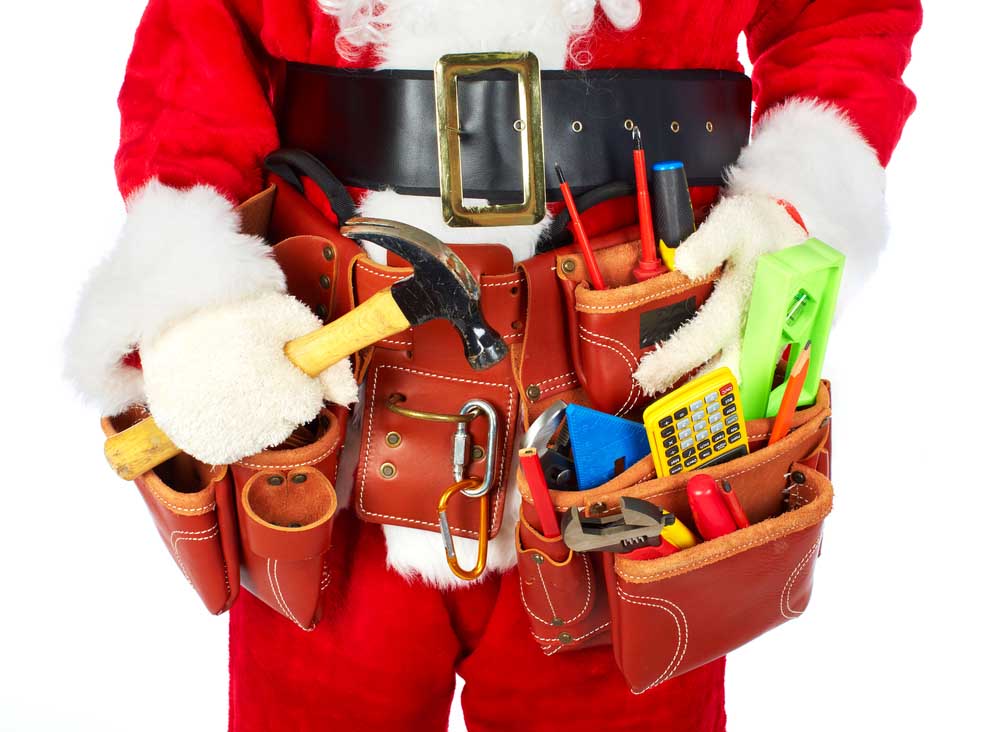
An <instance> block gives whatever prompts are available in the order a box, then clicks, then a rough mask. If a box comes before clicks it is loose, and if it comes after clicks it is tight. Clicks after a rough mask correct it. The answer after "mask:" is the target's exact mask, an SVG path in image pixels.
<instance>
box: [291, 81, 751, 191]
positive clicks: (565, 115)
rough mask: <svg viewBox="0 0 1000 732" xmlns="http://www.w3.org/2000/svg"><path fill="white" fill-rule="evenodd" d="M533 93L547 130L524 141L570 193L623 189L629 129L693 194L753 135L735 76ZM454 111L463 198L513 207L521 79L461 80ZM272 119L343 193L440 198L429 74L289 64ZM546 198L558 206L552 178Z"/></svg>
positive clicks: (550, 87) (747, 96)
mask: <svg viewBox="0 0 1000 732" xmlns="http://www.w3.org/2000/svg"><path fill="white" fill-rule="evenodd" d="M494 66H495V65H492V66H489V67H488V68H493V67H494ZM540 86H541V89H540V97H541V106H542V118H543V119H544V127H543V129H542V130H538V131H537V132H535V131H533V130H532V129H530V127H529V128H528V129H527V130H526V134H529V135H531V134H537V133H540V134H541V135H542V137H543V138H544V144H543V147H544V150H545V158H546V159H547V160H553V161H558V162H559V163H560V164H561V165H562V167H563V168H564V169H565V170H567V171H572V176H573V188H574V191H576V192H583V191H587V190H589V189H591V188H594V187H595V186H599V185H602V184H605V183H608V182H610V181H618V180H632V176H633V168H632V153H631V145H630V141H629V138H628V130H629V129H630V128H631V125H632V124H636V125H639V126H640V128H641V130H642V140H643V144H644V146H645V148H646V155H647V158H648V159H649V160H651V161H656V160H682V161H684V165H685V168H686V171H687V176H688V181H689V182H690V184H691V185H694V186H703V185H704V186H717V185H720V184H721V183H722V172H723V171H724V170H725V169H726V167H727V166H729V165H731V164H732V163H734V162H735V161H736V158H737V156H738V155H739V153H740V150H741V149H742V148H743V146H744V145H746V144H747V141H748V139H749V135H750V101H751V86H750V80H749V79H748V78H747V77H746V76H745V75H743V74H739V73H735V72H730V71H715V70H683V71H649V70H618V69H615V70H596V71H542V72H541V82H540ZM345 110H349V111H350V113H349V114H344V111H345ZM457 111H458V118H459V119H460V120H461V132H460V135H461V160H462V163H461V164H462V178H463V181H464V186H463V189H464V190H463V192H464V194H465V196H467V197H471V198H486V199H488V200H490V201H491V202H495V203H503V202H509V201H519V200H521V198H522V195H523V181H522V168H521V164H522V161H521V139H520V135H519V128H520V127H521V125H523V124H524V120H523V119H522V118H521V112H520V109H519V104H518V80H517V79H516V78H512V76H511V75H510V74H505V73H503V72H501V71H497V70H491V71H483V72H480V73H476V74H475V75H470V76H463V77H462V78H461V81H460V84H459V93H458V110H457ZM278 118H279V131H280V135H281V140H282V144H283V145H284V146H285V147H292V148H301V149H303V150H307V151H309V152H311V153H312V154H313V155H315V156H316V157H318V158H319V159H320V160H322V161H323V163H325V164H326V165H327V166H328V167H329V168H330V170H331V171H333V173H334V175H336V176H337V177H338V178H339V179H340V180H341V181H343V182H344V183H345V184H346V185H348V186H355V187H358V188H367V189H381V188H385V187H387V186H388V187H391V188H393V189H395V190H396V191H399V192H400V193H406V194H410V195H423V196H436V195H438V194H439V190H440V184H439V181H440V178H439V166H438V138H437V126H436V124H435V85H434V75H433V72H431V71H398V70H386V71H367V70H365V71H357V70H350V71H347V70H341V69H334V68H328V67H323V66H310V65H306V64H296V63H292V64H289V65H288V68H287V72H286V78H285V83H284V89H283V92H282V95H281V97H280V100H279V104H278ZM519 122H520V123H521V125H519V124H518V123H519ZM540 126H541V125H540ZM548 167H551V166H548ZM545 192H546V198H547V200H549V201H559V200H561V198H560V195H559V183H558V181H557V180H556V179H555V176H554V173H553V171H552V170H546V171H545Z"/></svg>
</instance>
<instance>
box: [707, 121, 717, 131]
mask: <svg viewBox="0 0 1000 732" xmlns="http://www.w3.org/2000/svg"><path fill="white" fill-rule="evenodd" d="M705 129H706V130H707V131H708V133H709V134H711V133H712V132H714V131H715V125H713V124H712V120H709V121H708V122H706V123H705Z"/></svg>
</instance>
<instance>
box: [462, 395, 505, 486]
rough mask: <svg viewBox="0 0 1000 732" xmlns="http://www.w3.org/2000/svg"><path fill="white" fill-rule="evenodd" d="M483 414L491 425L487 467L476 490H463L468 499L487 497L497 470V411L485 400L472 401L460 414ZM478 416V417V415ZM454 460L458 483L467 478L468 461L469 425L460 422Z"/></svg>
mask: <svg viewBox="0 0 1000 732" xmlns="http://www.w3.org/2000/svg"><path fill="white" fill-rule="evenodd" d="M477 412H478V413H481V414H484V415H486V422H487V424H488V425H489V427H488V430H487V432H486V467H485V468H484V469H483V479H482V481H481V484H480V486H479V487H478V488H476V489H475V490H463V491H462V495H463V496H465V497H467V498H479V497H480V496H485V495H486V494H487V493H489V492H490V489H491V488H492V487H493V472H494V469H495V468H496V452H497V424H498V422H499V420H498V418H497V410H495V409H494V408H493V405H492V404H490V403H489V402H487V401H484V400H483V399H470V400H469V401H467V402H466V403H465V404H463V405H462V409H461V410H459V414H473V415H476V413H477ZM477 416H478V415H477ZM453 444H454V458H453V461H452V464H453V467H454V475H455V480H456V481H462V480H464V478H465V463H466V461H467V460H468V445H469V428H468V425H467V424H465V423H463V422H459V423H458V425H457V426H456V427H455V437H454V440H453Z"/></svg>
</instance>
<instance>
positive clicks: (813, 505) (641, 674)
mask: <svg viewBox="0 0 1000 732" xmlns="http://www.w3.org/2000/svg"><path fill="white" fill-rule="evenodd" d="M772 423H773V420H770V419H760V420H754V421H752V422H750V423H749V424H748V430H749V433H750V440H751V447H753V448H754V451H753V452H751V453H750V454H749V455H747V456H746V457H743V458H739V459H737V460H733V461H730V462H728V463H724V464H722V465H718V466H715V467H713V468H709V469H706V470H705V471H704V472H705V473H707V474H708V475H711V476H713V477H714V478H716V479H720V480H721V479H725V480H728V481H729V483H730V484H731V485H732V487H733V490H734V491H735V492H736V495H737V496H738V498H739V500H740V502H741V504H742V505H743V508H744V510H745V512H746V514H747V516H748V518H749V520H750V523H751V525H750V526H749V527H748V528H746V529H740V530H738V531H735V532H733V533H731V534H728V535H726V536H723V537H720V538H718V539H714V540H711V541H705V542H702V543H700V544H698V545H697V546H695V547H692V548H689V549H684V550H682V551H679V552H677V553H675V554H673V555H670V556H667V557H663V558H659V559H650V560H632V559H627V558H625V556H624V555H620V554H613V553H589V554H583V555H580V554H575V553H573V552H571V551H570V550H569V549H568V548H567V547H566V546H565V544H563V542H562V541H561V540H560V539H545V538H544V537H542V536H541V534H540V533H539V527H540V523H539V521H538V519H537V513H536V512H535V509H534V505H533V503H532V500H531V495H530V492H529V491H528V490H527V486H526V484H525V483H524V480H523V476H522V475H520V474H519V475H518V484H519V488H520V490H521V495H522V499H523V504H522V515H521V525H520V527H519V529H520V531H519V541H520V543H519V546H518V550H519V563H518V568H519V571H520V574H521V587H522V600H523V602H524V606H525V610H526V611H527V613H528V616H529V618H530V620H531V623H532V630H533V633H534V635H535V637H536V639H537V640H538V642H539V644H540V645H541V647H542V649H543V650H544V651H545V652H546V653H554V652H556V651H558V650H560V649H562V648H565V649H567V650H570V649H574V648H578V647H585V646H588V645H594V644H607V643H608V642H611V643H612V644H613V646H614V651H615V658H616V660H617V662H618V665H619V667H620V668H621V670H622V672H623V673H624V675H625V677H626V679H627V680H628V682H629V684H630V685H631V687H632V689H633V691H635V692H636V693H641V692H642V691H645V690H647V689H649V688H652V687H653V686H655V685H657V684H659V683H662V682H663V681H665V680H666V679H668V678H671V677H673V676H677V675H679V674H682V673H684V672H686V671H689V670H691V669H693V668H696V667H698V666H701V665H703V664H705V663H708V662H709V661H712V660H714V659H716V658H718V657H720V656H722V655H725V654H726V653H728V652H729V651H731V650H733V649H735V648H737V647H739V646H741V645H743V644H744V643H746V642H747V641H749V640H752V639H753V638H755V637H757V636H759V635H761V634H762V633H764V632H766V631H767V630H769V629H771V628H773V627H775V626H776V625H779V624H780V623H783V622H784V621H785V620H788V619H791V618H793V617H796V616H798V615H800V614H801V613H802V611H803V610H804V609H805V606H806V604H807V603H808V600H809V595H810V591H811V588H812V573H813V566H814V564H815V560H816V557H817V555H818V553H819V545H820V538H821V530H822V523H823V519H824V518H825V517H826V515H827V514H828V513H829V512H830V510H831V507H832V497H833V489H832V486H831V484H830V482H829V479H828V478H829V466H830V461H829V444H830V392H829V384H827V383H826V382H824V383H823V386H822V387H821V389H820V391H819V393H818V395H817V400H816V404H815V405H814V406H812V407H810V408H808V409H804V410H801V411H799V412H798V413H796V415H795V419H794V421H793V427H794V429H793V431H792V432H791V433H790V434H789V435H788V436H787V437H785V438H784V439H782V440H780V441H779V442H777V443H776V444H774V445H771V446H769V447H768V446H766V443H767V439H768V437H769V436H770V430H771V426H772ZM688 478H690V475H689V474H681V475H677V476H671V477H668V478H656V475H655V471H654V469H653V463H652V458H651V457H647V458H645V459H644V460H642V461H640V462H638V463H636V464H635V465H633V466H632V467H631V468H629V469H628V470H626V471H625V472H624V473H622V474H621V475H619V476H617V477H616V478H615V479H614V480H612V481H610V482H608V483H606V484H604V485H602V486H599V487H597V488H593V489H591V490H588V491H581V492H574V491H550V492H549V495H550V496H551V499H552V502H553V504H554V506H555V508H556V511H557V512H559V513H563V512H565V511H567V510H569V508H570V507H572V506H578V507H580V508H582V509H585V510H586V511H587V512H589V513H599V512H604V511H614V510H616V509H617V506H618V504H619V503H620V501H621V498H622V497H623V496H630V497H634V498H641V499H643V500H646V501H650V502H652V503H655V504H657V505H658V506H660V507H662V508H665V509H668V510H670V511H672V512H673V513H674V514H675V515H676V516H677V517H678V518H680V519H681V521H683V522H685V523H686V524H687V525H688V526H689V527H692V528H693V527H694V522H693V519H692V517H691V511H690V507H689V506H688V502H687V493H686V484H687V480H688ZM539 556H541V559H539V558H538V557H539ZM595 591H596V592H599V593H600V594H601V595H602V596H601V597H600V598H596V597H595V598H594V599H590V598H591V596H592V595H593V593H594V592H595ZM550 616H551V618H550ZM605 630H607V631H608V632H604V631H605Z"/></svg>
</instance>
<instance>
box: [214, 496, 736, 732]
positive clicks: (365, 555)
mask: <svg viewBox="0 0 1000 732" xmlns="http://www.w3.org/2000/svg"><path fill="white" fill-rule="evenodd" d="M335 541H336V542H337V546H338V547H339V548H340V550H341V551H340V552H337V554H338V556H341V557H343V562H344V563H343V566H341V567H339V568H336V571H335V572H334V575H335V576H334V581H333V582H332V584H331V586H330V588H329V589H328V590H327V600H326V606H325V608H324V617H323V620H322V621H321V622H320V623H319V624H318V625H317V627H316V628H315V630H313V631H312V632H308V633H307V632H303V631H302V630H301V629H299V628H298V627H296V626H295V625H294V624H293V623H291V622H289V621H288V620H287V619H285V618H283V617H281V616H280V615H278V614H277V613H275V612H274V611H273V610H271V609H270V608H268V607H267V606H266V605H264V604H263V603H261V602H260V601H258V600H257V599H256V598H255V597H253V596H252V595H251V594H250V593H249V592H243V593H241V596H240V598H239V600H238V602H237V603H236V605H235V607H234V608H233V609H232V611H231V614H230V618H231V623H230V729H231V730H233V731H234V732H264V731H265V730H282V732H298V731H300V730H302V731H305V730H309V731H312V730H317V731H319V730H323V731H324V732H325V731H330V732H333V731H336V732H347V731H348V730H365V732H381V731H382V730H385V731H386V732H389V731H390V730H391V731H392V732H404V731H406V730H419V731H420V732H436V731H438V730H442V731H443V730H446V729H447V726H448V714H449V710H450V706H451V699H452V695H453V693H454V689H455V674H456V673H458V674H459V675H461V676H462V678H463V679H464V680H465V689H464V691H463V693H462V707H463V709H464V712H465V721H466V725H467V726H468V729H469V730H470V732H482V731H485V730H504V731H505V732H506V731H508V730H517V732H533V731H535V730H537V731H539V732H541V731H542V730H544V731H546V732H552V731H553V730H568V731H570V732H591V731H593V732H611V731H612V730H630V731H631V730H636V731H638V730H642V731H643V732H646V731H647V730H660V729H662V730H666V729H669V730H671V732H723V730H724V729H725V720H726V715H725V710H724V708H723V671H724V662H725V659H720V660H719V661H716V662H714V663H711V664H708V665H707V666H704V667H702V668H700V669H697V670H695V671H692V672H690V673H688V674H686V675H684V676H681V677H679V678H677V679H673V680H670V681H668V682H666V683H663V684H661V685H660V686H657V687H654V688H653V689H650V690H649V691H647V692H646V693H644V694H641V695H638V696H636V695H635V694H633V693H632V692H631V690H630V689H629V688H628V686H627V685H626V683H625V681H624V679H623V678H622V675H621V673H620V672H619V671H618V668H617V667H616V665H615V660H614V656H613V654H612V651H611V648H610V647H602V648H595V649H588V650H582V651H573V652H568V653H557V654H555V655H553V656H548V657H546V656H544V655H543V654H542V652H541V651H540V650H539V648H538V646H537V644H536V643H535V640H534V639H533V638H532V637H531V634H530V633H529V630H528V621H527V615H526V614H525V612H524V609H523V607H522V605H521V599H520V593H519V587H518V576H517V571H516V570H510V571H508V572H506V573H504V574H503V575H500V576H497V575H490V576H489V577H487V578H486V579H485V580H484V581H481V582H479V583H477V584H474V585H470V586H469V587H465V588H461V589H458V590H454V591H440V590H437V589H434V588H432V587H429V586H427V585H426V584H424V583H423V582H421V581H419V580H415V581H408V580H406V579H404V578H403V577H401V576H400V575H398V574H397V573H396V572H394V571H392V570H390V569H387V568H386V560H385V542H384V539H383V537H382V531H381V528H380V527H379V526H376V525H372V524H364V523H362V522H360V521H359V520H358V519H357V518H356V517H355V516H354V515H353V512H351V511H350V510H347V511H343V512H342V513H341V515H340V516H339V517H338V519H337V527H336V530H335ZM345 549H347V551H344V550H345Z"/></svg>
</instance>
